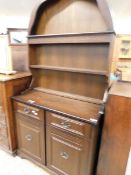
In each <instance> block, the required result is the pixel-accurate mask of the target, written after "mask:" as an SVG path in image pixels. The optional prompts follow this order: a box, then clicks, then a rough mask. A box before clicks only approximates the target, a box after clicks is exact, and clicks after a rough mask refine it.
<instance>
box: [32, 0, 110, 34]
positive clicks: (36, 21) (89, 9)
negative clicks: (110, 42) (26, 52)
mask: <svg viewBox="0 0 131 175" xmlns="http://www.w3.org/2000/svg"><path fill="white" fill-rule="evenodd" d="M108 31H113V25H112V19H111V15H110V11H109V8H108V5H107V3H106V1H105V0H53V1H52V0H45V1H41V2H40V3H39V4H38V5H37V6H36V8H35V10H34V11H33V15H32V18H31V21H30V26H29V35H34V34H35V35H43V34H63V33H64V34H65V33H90V32H91V33H92V32H108Z"/></svg>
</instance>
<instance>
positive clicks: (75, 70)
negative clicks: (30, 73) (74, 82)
mask: <svg viewBox="0 0 131 175" xmlns="http://www.w3.org/2000/svg"><path fill="white" fill-rule="evenodd" d="M30 68H34V69H45V70H56V71H66V72H75V73H86V74H94V75H103V76H108V72H107V71H99V70H93V69H82V68H69V67H56V66H42V65H30Z"/></svg>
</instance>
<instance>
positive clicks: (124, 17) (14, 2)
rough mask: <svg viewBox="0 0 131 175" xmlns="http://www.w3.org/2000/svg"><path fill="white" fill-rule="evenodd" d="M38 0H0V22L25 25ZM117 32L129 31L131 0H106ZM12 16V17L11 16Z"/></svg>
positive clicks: (9, 24) (8, 24) (130, 28)
mask: <svg viewBox="0 0 131 175" xmlns="http://www.w3.org/2000/svg"><path fill="white" fill-rule="evenodd" d="M38 1H39V0H22V1H18V0H10V1H9V0H0V22H1V24H2V23H3V25H5V26H8V27H13V26H14V27H16V26H15V25H17V26H20V27H22V26H23V27H27V26H28V22H29V18H30V15H31V11H32V9H33V7H34V6H35V4H36V3H37V2H38ZM107 2H108V4H109V7H110V10H111V14H112V17H113V23H114V27H115V30H116V32H117V33H131V0H126V1H123V0H107ZM12 17H13V18H12Z"/></svg>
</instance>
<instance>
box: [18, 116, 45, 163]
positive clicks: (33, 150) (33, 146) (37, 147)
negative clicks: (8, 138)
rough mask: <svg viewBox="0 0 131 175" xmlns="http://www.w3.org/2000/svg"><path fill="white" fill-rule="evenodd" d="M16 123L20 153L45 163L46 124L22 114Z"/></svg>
mask: <svg viewBox="0 0 131 175" xmlns="http://www.w3.org/2000/svg"><path fill="white" fill-rule="evenodd" d="M16 123H17V124H16V126H17V141H18V152H20V153H24V154H26V155H27V156H29V157H31V158H32V159H34V160H36V161H39V162H41V163H44V162H45V150H44V147H45V146H44V128H43V126H44V124H43V123H41V122H39V121H37V120H33V119H28V118H26V117H24V116H22V115H21V114H17V115H16Z"/></svg>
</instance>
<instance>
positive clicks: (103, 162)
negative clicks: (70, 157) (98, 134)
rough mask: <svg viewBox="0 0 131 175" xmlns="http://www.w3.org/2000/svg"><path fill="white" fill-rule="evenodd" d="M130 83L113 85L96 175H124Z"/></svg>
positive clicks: (129, 124)
mask: <svg viewBox="0 0 131 175" xmlns="http://www.w3.org/2000/svg"><path fill="white" fill-rule="evenodd" d="M130 89H131V83H126V82H117V83H115V84H114V85H113V87H112V89H111V91H110V94H109V98H108V103H107V105H106V114H105V122H104V128H103V134H102V143H101V147H100V155H99V161H98V167H97V173H96V174H97V175H105V174H106V175H116V174H119V175H124V174H125V171H126V166H127V162H128V156H129V151H130V147H131V140H130V138H131V107H130V105H131V91H130Z"/></svg>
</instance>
